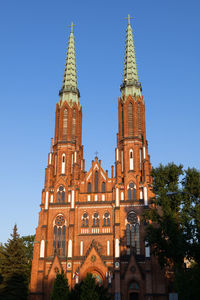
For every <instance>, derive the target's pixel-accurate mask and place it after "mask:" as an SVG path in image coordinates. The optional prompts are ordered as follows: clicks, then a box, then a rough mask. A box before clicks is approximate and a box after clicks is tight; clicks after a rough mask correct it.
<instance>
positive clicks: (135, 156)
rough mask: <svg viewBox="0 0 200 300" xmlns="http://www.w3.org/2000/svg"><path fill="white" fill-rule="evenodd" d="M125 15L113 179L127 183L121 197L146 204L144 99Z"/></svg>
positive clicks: (147, 168) (147, 172) (147, 159)
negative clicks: (125, 25)
mask: <svg viewBox="0 0 200 300" xmlns="http://www.w3.org/2000/svg"><path fill="white" fill-rule="evenodd" d="M130 19H131V18H130V16H128V27H127V30H126V46H125V58H124V74H123V82H122V84H121V87H120V90H121V97H120V98H119V99H118V134H117V148H116V155H115V167H116V168H115V169H116V180H117V182H118V183H120V182H121V183H122V184H124V185H125V186H127V185H128V184H129V182H130V180H132V181H133V186H132V187H130V189H131V191H130V189H129V187H128V188H127V189H125V191H124V192H125V195H124V197H125V199H127V200H136V199H143V200H144V205H148V196H147V184H148V183H149V181H150V170H151V165H150V157H149V155H148V143H147V140H146V130H145V102H144V98H143V96H142V95H141V91H142V87H141V84H140V82H139V79H138V72H137V65H136V55H135V47H134V41H133V31H132V28H131V24H130Z"/></svg>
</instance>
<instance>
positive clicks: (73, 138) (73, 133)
mask: <svg viewBox="0 0 200 300" xmlns="http://www.w3.org/2000/svg"><path fill="white" fill-rule="evenodd" d="M75 134H76V111H75V109H74V110H73V115H72V141H75V139H76V136H75Z"/></svg>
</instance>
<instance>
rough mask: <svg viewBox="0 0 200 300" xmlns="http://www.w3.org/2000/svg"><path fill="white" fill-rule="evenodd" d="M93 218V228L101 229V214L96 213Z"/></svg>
mask: <svg viewBox="0 0 200 300" xmlns="http://www.w3.org/2000/svg"><path fill="white" fill-rule="evenodd" d="M92 218H93V224H92V227H99V214H98V213H96V212H95V213H94V215H93V217H92Z"/></svg>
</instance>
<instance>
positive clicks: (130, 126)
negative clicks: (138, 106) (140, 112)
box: [128, 102, 133, 136]
mask: <svg viewBox="0 0 200 300" xmlns="http://www.w3.org/2000/svg"><path fill="white" fill-rule="evenodd" d="M128 135H129V136H133V104H132V103H131V102H130V103H129V105H128Z"/></svg>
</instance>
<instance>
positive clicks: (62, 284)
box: [51, 270, 69, 300]
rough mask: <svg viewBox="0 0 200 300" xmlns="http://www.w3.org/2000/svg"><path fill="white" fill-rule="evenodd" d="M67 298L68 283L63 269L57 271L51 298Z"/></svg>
mask: <svg viewBox="0 0 200 300" xmlns="http://www.w3.org/2000/svg"><path fill="white" fill-rule="evenodd" d="M68 299H69V285H68V280H67V278H66V277H65V275H64V271H63V270H62V272H61V273H57V275H56V278H55V280H54V284H53V289H52V293H51V300H68Z"/></svg>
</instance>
